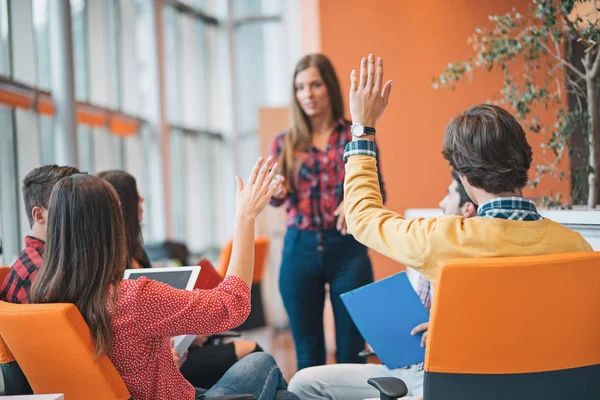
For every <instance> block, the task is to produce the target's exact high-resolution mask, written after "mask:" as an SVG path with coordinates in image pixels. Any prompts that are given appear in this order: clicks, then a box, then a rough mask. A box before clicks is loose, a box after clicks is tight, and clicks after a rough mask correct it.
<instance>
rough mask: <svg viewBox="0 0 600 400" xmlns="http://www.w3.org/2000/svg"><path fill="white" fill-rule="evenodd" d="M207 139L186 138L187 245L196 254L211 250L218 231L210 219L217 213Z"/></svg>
mask: <svg viewBox="0 0 600 400" xmlns="http://www.w3.org/2000/svg"><path fill="white" fill-rule="evenodd" d="M206 144H207V139H206V137H203V136H202V135H187V136H186V138H185V149H184V152H185V161H186V171H187V173H186V175H185V178H186V191H185V193H186V197H187V198H188V199H189V201H188V202H187V203H188V204H187V210H185V211H184V212H185V214H186V215H187V220H188V221H189V222H188V224H187V229H186V239H187V240H186V243H187V246H188V249H189V250H190V252H192V253H199V252H201V251H203V250H205V249H206V247H208V242H209V240H210V237H211V236H212V235H213V232H214V231H213V229H214V227H213V226H211V224H210V221H209V218H210V217H209V216H210V213H211V212H214V210H215V208H214V205H215V204H214V202H213V201H212V199H213V196H214V191H213V190H212V187H211V186H210V185H209V180H208V179H209V177H208V173H209V171H210V169H211V167H212V166H211V165H209V164H208V162H209V159H208V158H207V156H208V151H209V149H208V147H207V146H206Z"/></svg>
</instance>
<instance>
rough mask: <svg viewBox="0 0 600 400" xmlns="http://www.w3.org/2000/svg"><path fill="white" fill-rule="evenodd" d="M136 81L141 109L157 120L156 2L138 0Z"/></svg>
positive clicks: (158, 107) (144, 113) (150, 117)
mask: <svg viewBox="0 0 600 400" xmlns="http://www.w3.org/2000/svg"><path fill="white" fill-rule="evenodd" d="M135 4H136V16H135V27H136V35H135V38H136V43H135V48H136V56H137V62H136V66H137V68H136V75H137V76H136V81H137V85H138V93H139V105H138V107H139V111H140V112H141V113H142V115H143V117H144V118H146V119H148V120H150V121H157V115H158V112H159V109H160V105H159V100H160V98H159V94H158V60H157V58H156V57H157V55H156V22H155V20H154V5H153V4H154V2H151V1H147V0H136V3H135Z"/></svg>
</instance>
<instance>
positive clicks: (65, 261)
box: [31, 159, 297, 400]
mask: <svg viewBox="0 0 600 400" xmlns="http://www.w3.org/2000/svg"><path fill="white" fill-rule="evenodd" d="M270 163H271V160H267V162H263V161H262V159H259V160H258V162H257V163H256V165H255V167H254V170H253V172H252V175H251V176H250V178H249V180H248V182H247V183H246V185H244V183H243V182H242V180H241V178H239V177H236V181H237V196H236V229H235V234H234V248H233V253H232V256H231V261H230V264H229V268H228V270H227V276H226V277H225V279H224V280H223V282H222V283H221V284H220V285H219V286H218V287H217V288H215V289H212V290H205V291H202V290H194V291H191V292H189V291H186V290H177V289H174V288H172V287H170V286H168V285H166V284H163V283H160V282H156V281H152V280H150V279H147V278H140V279H138V280H123V279H122V277H123V272H124V270H125V268H126V264H127V245H126V238H125V229H124V224H123V215H122V212H121V209H120V204H119V200H118V196H117V194H116V192H115V190H114V189H113V188H112V186H111V185H110V184H109V183H107V182H106V181H104V180H102V179H100V178H98V177H95V176H91V175H73V176H71V177H68V178H64V179H62V180H61V181H60V182H59V183H58V184H57V185H56V186H55V188H54V190H53V191H52V195H51V197H50V204H49V207H48V216H49V220H48V238H47V242H46V251H45V259H44V264H43V266H42V267H41V269H40V270H39V273H38V276H37V279H36V280H35V282H34V284H33V287H32V289H31V300H32V303H74V304H75V305H76V306H77V308H78V309H79V311H80V312H81V314H82V315H83V317H84V319H85V321H86V322H87V324H88V325H89V327H90V330H91V333H92V337H93V338H94V344H95V351H96V354H101V353H106V354H108V355H109V357H110V358H111V360H112V361H113V363H114V364H115V367H116V368H117V370H118V371H119V373H120V374H121V376H122V377H123V380H124V381H125V384H126V385H127V388H128V389H129V391H130V393H131V395H132V396H133V398H134V399H136V400H147V399H161V400H169V399H173V400H175V399H178V400H179V399H183V400H194V399H205V398H206V399H210V398H212V397H216V396H222V395H228V394H239V393H249V394H254V395H256V397H257V398H258V399H297V397H295V396H294V395H293V394H291V393H289V392H287V391H286V390H285V388H286V386H285V382H284V381H283V379H282V377H281V372H280V371H279V369H278V368H277V365H276V364H275V362H274V361H273V360H272V357H270V356H269V355H268V354H265V353H255V354H251V355H249V356H247V357H245V358H243V359H242V360H241V361H239V362H238V364H240V365H237V364H236V365H234V366H233V367H232V368H231V369H230V371H228V372H227V373H226V374H225V376H224V377H223V378H222V379H221V380H220V381H219V382H218V383H217V384H216V385H214V386H213V387H212V388H210V389H209V390H208V391H207V392H205V393H204V394H199V393H198V392H197V391H196V390H195V388H194V387H193V386H192V385H191V384H190V383H189V382H187V381H186V380H185V378H184V377H183V376H182V375H181V373H180V372H179V369H178V368H177V365H176V363H175V361H174V360H173V356H172V354H171V343H170V339H171V338H172V337H174V336H177V335H182V334H197V335H210V334H214V333H218V332H222V331H226V330H228V329H232V328H234V327H236V326H238V325H240V324H241V323H242V322H243V321H244V320H245V319H246V318H247V316H248V314H249V312H250V285H251V283H252V274H253V267H254V265H253V262H252V260H254V229H255V218H256V216H257V215H258V214H259V213H260V212H261V211H262V210H263V208H264V207H265V205H266V204H267V202H268V200H269V198H270V197H271V195H272V194H273V191H274V190H276V189H277V186H278V181H277V180H274V179H273V178H274V174H275V171H276V170H277V166H276V165H275V166H273V168H271V171H272V172H269V167H270ZM242 378H243V379H242Z"/></svg>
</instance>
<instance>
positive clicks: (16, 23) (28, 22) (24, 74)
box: [10, 0, 37, 86]
mask: <svg viewBox="0 0 600 400" xmlns="http://www.w3.org/2000/svg"><path fill="white" fill-rule="evenodd" d="M32 14H33V13H32V9H31V0H21V1H12V2H11V3H10V21H11V24H12V25H11V26H12V35H11V39H12V56H13V65H15V66H18V68H14V70H13V78H14V79H15V80H17V81H19V82H22V83H25V84H27V85H31V86H35V84H36V80H37V75H36V68H35V66H36V63H35V50H34V49H35V42H34V40H33V19H32Z"/></svg>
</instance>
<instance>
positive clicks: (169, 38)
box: [163, 7, 180, 124]
mask: <svg viewBox="0 0 600 400" xmlns="http://www.w3.org/2000/svg"><path fill="white" fill-rule="evenodd" d="M163 21H164V36H165V60H164V61H165V74H166V80H167V82H166V88H165V89H166V95H167V116H168V117H167V118H168V120H169V121H170V122H172V123H174V124H179V123H180V121H179V120H180V117H179V92H180V90H179V88H180V86H179V85H180V81H179V78H180V74H179V70H178V68H179V65H180V62H179V30H178V27H177V21H178V12H177V10H175V9H174V8H173V7H165V8H164V12H163Z"/></svg>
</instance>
